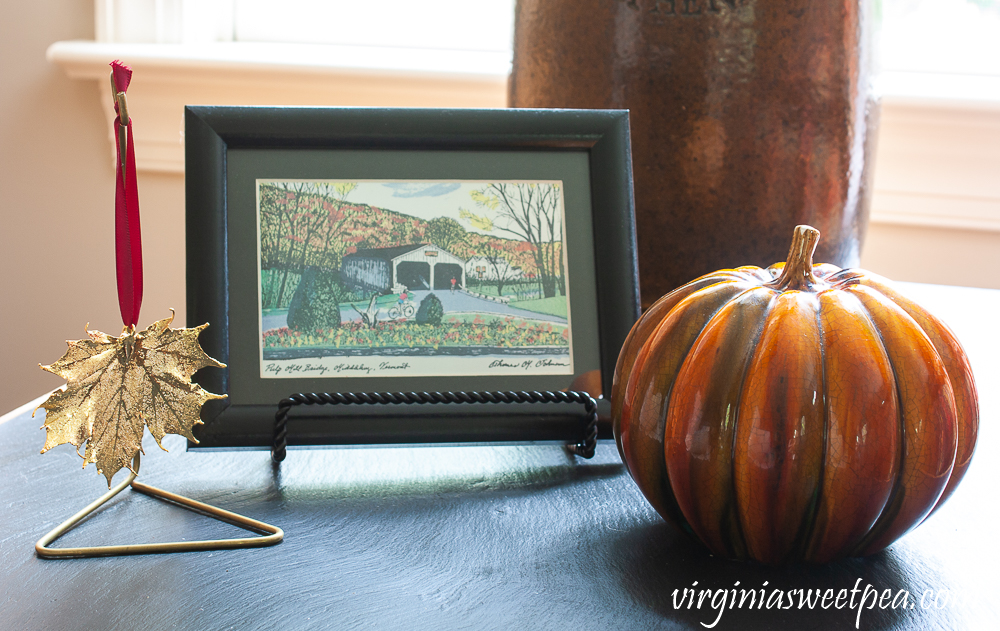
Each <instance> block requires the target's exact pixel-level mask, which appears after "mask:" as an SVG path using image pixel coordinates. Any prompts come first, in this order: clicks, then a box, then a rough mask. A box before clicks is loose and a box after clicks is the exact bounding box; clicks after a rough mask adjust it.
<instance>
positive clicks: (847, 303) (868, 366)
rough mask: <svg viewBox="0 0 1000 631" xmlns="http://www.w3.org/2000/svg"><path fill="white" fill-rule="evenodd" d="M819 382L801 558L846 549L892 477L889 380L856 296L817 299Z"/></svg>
mask: <svg viewBox="0 0 1000 631" xmlns="http://www.w3.org/2000/svg"><path fill="white" fill-rule="evenodd" d="M819 302H820V311H819V317H820V329H821V331H822V347H823V361H824V374H825V378H826V387H825V391H826V448H825V452H826V453H825V456H824V463H825V465H824V466H825V468H824V470H823V477H822V479H823V482H822V487H821V491H820V495H819V506H818V508H817V510H816V516H815V519H814V525H813V530H812V533H811V535H810V540H809V543H808V545H807V547H806V554H805V559H806V560H807V561H810V562H815V563H826V562H828V561H831V560H833V559H835V558H837V557H839V556H841V555H842V554H843V552H844V551H845V550H851V549H853V548H854V547H855V546H857V545H858V543H859V542H860V541H861V539H862V538H863V537H864V536H865V535H866V534H867V533H868V531H869V530H870V529H871V527H872V524H874V523H875V520H876V519H877V518H878V516H879V514H881V512H882V509H883V507H884V506H885V504H886V501H887V500H888V499H889V493H890V491H891V490H892V485H893V482H894V481H895V478H896V473H897V463H898V457H897V453H898V452H897V449H898V448H899V444H898V443H899V441H898V433H899V427H898V423H897V419H898V403H897V400H896V388H895V380H894V378H893V375H892V372H891V371H890V370H889V359H888V357H886V353H885V350H884V349H883V347H882V342H881V340H880V338H879V335H878V332H877V331H875V329H874V325H873V324H872V322H871V320H869V318H868V316H867V315H866V313H865V310H864V308H863V307H862V306H861V304H860V303H859V302H858V300H857V298H855V297H854V296H852V295H850V294H847V293H845V292H842V291H836V290H834V291H826V292H823V293H821V294H819Z"/></svg>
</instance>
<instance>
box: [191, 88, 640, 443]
mask: <svg viewBox="0 0 1000 631" xmlns="http://www.w3.org/2000/svg"><path fill="white" fill-rule="evenodd" d="M185 139H186V187H187V322H188V325H195V324H200V323H202V322H209V323H210V325H211V326H209V328H208V329H207V330H206V331H205V332H204V333H202V335H201V343H202V346H203V347H204V348H205V350H206V352H208V353H209V354H210V355H212V356H213V357H216V358H218V359H219V360H220V361H222V362H223V363H225V364H227V366H228V367H227V368H226V369H224V370H219V369H211V370H203V371H201V372H200V373H199V374H198V375H196V380H197V381H198V382H199V383H200V384H201V385H202V386H204V387H205V388H207V389H208V390H210V391H212V392H221V393H226V394H228V395H229V397H228V399H227V400H225V401H222V402H218V403H217V404H215V405H208V406H206V408H205V410H204V411H203V420H204V421H205V425H203V426H201V427H200V428H199V429H198V431H197V435H198V438H199V440H200V444H199V446H202V447H240V446H267V445H269V444H270V442H271V440H272V431H273V425H274V413H275V411H276V410H277V405H278V402H279V401H280V400H282V399H284V398H286V397H288V396H290V395H292V394H294V393H299V392H385V391H402V392H411V391H497V390H519V391H520V390H528V391H538V390H565V389H567V388H568V387H569V386H570V384H571V383H573V382H574V380H577V379H579V378H580V377H581V375H584V374H587V373H591V374H593V373H594V371H598V372H599V374H600V380H601V383H602V386H603V389H604V391H605V392H610V388H611V378H612V374H613V371H614V365H615V361H616V360H617V357H618V350H619V349H620V347H621V344H622V342H623V341H624V339H625V336H626V335H627V334H628V331H629V329H630V328H631V326H632V324H633V323H634V322H635V320H636V318H637V317H638V313H639V303H638V281H637V272H636V261H635V246H634V241H635V234H634V227H633V209H632V186H631V167H630V160H629V138H628V116H627V112H625V111H618V110H513V109H511V110H440V109H438V110H429V109H425V110H411V109H368V108H271V107H207V106H206V107H194V106H190V107H187V108H186V110H185ZM213 403H214V402H213ZM579 417H580V410H574V409H573V406H567V405H555V404H548V405H546V404H488V405H487V404H482V405H437V406H402V405H400V406H379V407H368V406H348V407H323V406H317V407H313V406H300V407H298V408H295V409H293V411H292V414H291V416H290V420H293V421H294V422H292V423H290V425H289V444H292V445H294V444H379V443H414V442H421V443H439V442H487V441H489V442H496V441H501V442H520V441H548V440H553V441H565V440H570V441H572V440H575V439H576V438H577V437H578V434H579V432H580V425H579Z"/></svg>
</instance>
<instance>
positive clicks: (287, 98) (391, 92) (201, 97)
mask: <svg viewBox="0 0 1000 631" xmlns="http://www.w3.org/2000/svg"><path fill="white" fill-rule="evenodd" d="M47 56H48V59H49V60H50V61H51V62H53V63H55V64H57V65H58V66H60V67H62V68H63V69H64V70H65V71H66V73H67V74H68V75H69V76H70V77H72V78H77V79H86V80H93V81H96V82H97V85H98V89H99V94H100V95H101V99H102V104H103V108H104V111H105V112H106V113H107V116H108V138H109V143H108V151H109V155H110V156H111V157H110V158H109V160H113V159H114V158H113V152H114V149H113V137H114V136H113V131H112V127H111V123H112V120H113V115H112V112H113V108H112V104H111V98H110V89H109V87H108V72H109V70H108V65H107V64H108V62H109V61H110V60H112V59H121V60H122V61H123V62H125V63H127V64H129V65H130V66H132V68H133V69H134V70H135V71H136V79H135V81H134V82H133V84H132V85H131V86H130V88H129V109H130V111H131V113H132V114H133V116H134V117H135V118H136V121H137V122H136V160H137V168H138V169H139V170H143V171H159V172H172V173H183V171H184V150H183V137H182V133H183V106H184V105H185V104H203V105H341V106H387V107H392V106H405V107H504V106H505V105H506V93H507V75H508V73H509V71H510V60H509V59H508V58H507V56H506V55H503V54H491V53H476V52H455V51H443V50H427V49H409V50H402V49H389V48H376V47H361V46H309V45H287V44H252V43H224V44H203V45H175V44H119V43H103V42H92V41H68V42H56V43H55V44H53V45H52V46H50V47H49V50H48V53H47ZM878 89H879V91H880V93H881V94H883V99H882V113H881V123H880V131H879V139H878V150H877V152H876V165H875V173H876V179H875V191H874V196H873V200H872V213H871V220H872V221H873V222H876V223H886V224H903V225H916V226H935V227H947V228H961V229H974V230H988V231H995V232H1000V175H998V174H1000V78H992V79H986V80H983V78H981V77H980V78H974V77H961V76H959V77H955V76H937V77H935V76H927V75H914V74H909V73H886V74H883V75H882V77H880V81H879V84H878Z"/></svg>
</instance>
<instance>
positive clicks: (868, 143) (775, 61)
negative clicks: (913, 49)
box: [510, 0, 878, 306]
mask: <svg viewBox="0 0 1000 631" xmlns="http://www.w3.org/2000/svg"><path fill="white" fill-rule="evenodd" d="M867 7H868V2H867V0H857V1H852V2H814V1H813V2H810V1H808V0H519V1H518V3H517V11H516V18H515V37H514V66H513V74H512V76H511V81H510V105H511V106H513V107H573V108H628V109H629V110H631V128H632V152H633V169H634V178H635V204H636V223H637V229H638V248H639V249H638V254H639V271H640V281H641V284H642V301H643V305H644V306H648V305H649V304H650V303H652V302H653V301H654V300H656V299H657V298H659V297H660V296H661V295H663V294H665V293H667V292H668V291H670V290H672V289H674V288H675V287H678V286H680V285H682V284H684V283H685V282H687V281H689V280H691V279H692V278H694V277H696V276H698V275H701V274H704V273H708V272H711V271H713V270H716V269H720V268H724V267H732V266H736V265H744V264H754V265H768V264H770V263H771V262H772V261H775V260H779V259H781V258H782V256H783V255H784V254H785V252H784V250H785V248H786V246H787V238H788V237H787V235H788V234H789V232H790V231H791V230H792V228H793V227H794V226H795V225H797V224H806V223H807V224H810V225H813V226H816V227H817V228H819V229H820V230H821V231H822V232H823V234H824V241H823V243H821V244H820V246H819V251H818V252H817V254H816V259H817V260H818V261H823V262H829V263H833V264H835V265H838V266H841V267H850V266H855V265H857V264H858V259H859V254H860V249H861V241H862V238H863V235H864V230H865V226H866V223H867V218H868V204H869V196H870V190H871V189H870V179H871V174H872V161H873V158H874V155H873V152H874V139H875V136H876V134H875V132H876V125H877V120H878V106H877V103H876V102H875V101H874V99H873V95H872V92H871V88H870V78H871V77H870V71H869V66H870V60H869V58H870V54H871V46H870V45H869V35H870V23H869V19H868V13H867Z"/></svg>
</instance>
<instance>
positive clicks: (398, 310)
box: [389, 301, 417, 320]
mask: <svg viewBox="0 0 1000 631" xmlns="http://www.w3.org/2000/svg"><path fill="white" fill-rule="evenodd" d="M416 313H417V308H416V307H414V306H413V305H412V304H410V302H409V301H406V302H405V303H403V305H402V307H400V305H399V304H398V303H397V304H396V305H394V306H393V307H392V308H391V309H389V317H390V318H392V319H393V320H396V319H398V318H401V317H402V318H412V317H413V316H414V315H415V314H416Z"/></svg>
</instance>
